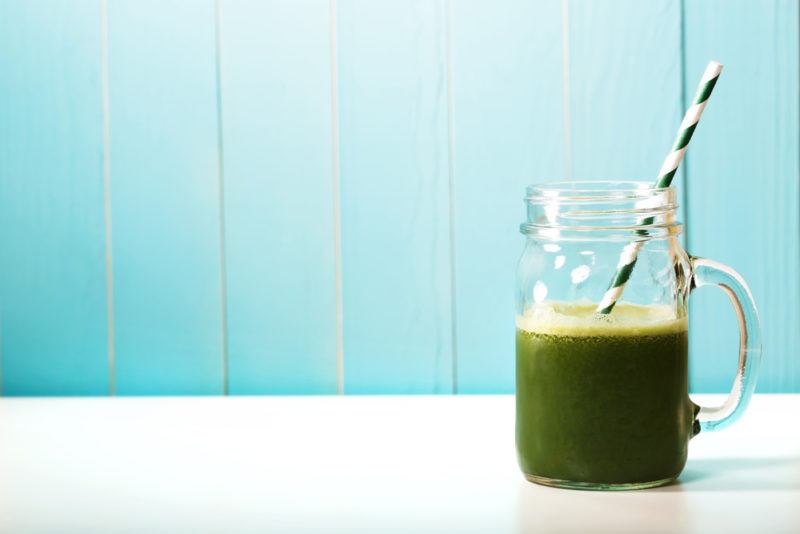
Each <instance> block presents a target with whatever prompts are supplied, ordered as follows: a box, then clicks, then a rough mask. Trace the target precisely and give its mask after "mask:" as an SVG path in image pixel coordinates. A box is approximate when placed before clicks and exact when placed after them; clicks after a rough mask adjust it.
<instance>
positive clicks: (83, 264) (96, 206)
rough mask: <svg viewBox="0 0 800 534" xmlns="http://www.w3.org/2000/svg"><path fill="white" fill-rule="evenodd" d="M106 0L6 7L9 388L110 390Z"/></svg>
mask: <svg viewBox="0 0 800 534" xmlns="http://www.w3.org/2000/svg"><path fill="white" fill-rule="evenodd" d="M100 28H101V18H100V4H99V2H78V3H76V2H62V1H49V2H37V3H34V2H2V3H0V64H2V65H3V74H2V76H0V243H2V247H0V270H2V276H0V292H1V293H0V306H2V326H3V332H2V348H1V349H0V350H1V351H2V365H3V372H2V380H3V384H2V389H3V393H4V394H6V395H42V394H44V395H98V394H100V395H102V394H106V393H107V392H108V375H109V372H108V355H107V347H106V344H107V324H106V286H105V264H104V251H105V245H104V223H103V171H102V169H103V165H102V155H103V129H102V125H103V118H102V106H101V94H102V93H101V62H100V58H101V49H100Z"/></svg>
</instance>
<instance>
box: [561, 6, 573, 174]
mask: <svg viewBox="0 0 800 534" xmlns="http://www.w3.org/2000/svg"><path fill="white" fill-rule="evenodd" d="M561 49H562V50H561V120H562V122H563V123H564V126H563V128H564V130H563V134H562V135H563V137H562V142H563V143H564V179H565V180H572V136H571V131H570V129H571V122H572V118H571V116H570V101H569V99H570V96H569V93H570V91H569V89H570V88H569V82H570V80H569V0H561Z"/></svg>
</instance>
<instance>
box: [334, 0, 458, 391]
mask: <svg viewBox="0 0 800 534" xmlns="http://www.w3.org/2000/svg"><path fill="white" fill-rule="evenodd" d="M338 6H339V12H338V34H339V67H340V69H339V102H340V111H341V115H340V116H341V122H340V126H341V184H342V191H341V194H342V261H343V263H342V269H343V291H344V298H343V301H344V353H345V358H344V359H345V361H344V368H345V391H346V392H348V393H368V392H376V393H428V392H450V391H451V390H452V372H453V371H452V350H451V347H452V339H451V337H452V336H451V329H452V322H451V310H450V306H451V300H450V296H451V291H450V281H451V278H450V261H449V199H448V171H447V169H448V159H447V158H448V151H447V147H448V143H447V112H446V109H447V104H446V98H445V95H446V64H445V56H446V53H445V31H444V30H445V3H444V0H437V1H434V2H423V1H416V0H399V1H396V2H390V3H386V2H370V1H365V0H340V1H339V2H338Z"/></svg>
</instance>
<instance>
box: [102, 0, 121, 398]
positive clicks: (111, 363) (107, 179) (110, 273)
mask: <svg viewBox="0 0 800 534" xmlns="http://www.w3.org/2000/svg"><path fill="white" fill-rule="evenodd" d="M108 65H109V63H108V0H101V1H100V84H101V107H102V114H103V227H104V239H105V256H104V262H105V275H106V276H105V277H106V325H107V326H106V327H107V329H108V338H107V344H108V346H107V351H108V394H109V395H110V396H114V395H116V394H117V371H116V341H115V329H114V251H113V242H112V213H111V120H110V115H109V114H110V98H109V80H108V69H109V66H108Z"/></svg>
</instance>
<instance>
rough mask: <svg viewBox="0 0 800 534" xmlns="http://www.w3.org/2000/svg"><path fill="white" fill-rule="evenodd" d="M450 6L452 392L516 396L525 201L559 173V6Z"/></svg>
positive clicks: (515, 2)
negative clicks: (531, 189)
mask: <svg viewBox="0 0 800 534" xmlns="http://www.w3.org/2000/svg"><path fill="white" fill-rule="evenodd" d="M454 7H455V9H454V20H453V36H454V41H453V54H454V65H453V79H454V85H453V90H454V99H455V106H454V107H455V140H456V150H455V154H456V165H455V171H456V172H455V175H456V180H455V184H456V187H455V192H456V195H455V200H456V202H455V204H456V227H455V237H456V255H455V256H456V287H457V291H456V304H457V309H456V319H457V333H458V336H457V347H458V349H457V350H458V391H459V392H464V393H497V392H513V390H514V357H513V355H514V335H513V334H514V326H513V320H512V318H513V314H514V280H515V278H514V272H515V268H516V261H517V259H518V257H519V254H520V252H521V251H522V247H523V242H524V240H523V238H522V237H521V236H520V234H519V231H518V227H519V223H521V222H522V221H523V219H524V216H525V209H524V205H523V203H522V197H523V196H524V194H525V186H526V185H528V184H530V183H534V182H545V181H548V180H559V179H562V178H563V173H564V170H563V161H564V143H563V129H562V124H563V121H562V90H563V86H562V63H563V62H562V60H563V56H562V46H561V42H562V20H561V6H560V5H559V3H558V2H548V3H541V4H536V5H534V4H532V3H530V2H524V1H521V0H503V1H501V2H492V3H486V2H481V1H467V2H462V1H459V2H456V3H455V4H454Z"/></svg>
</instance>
